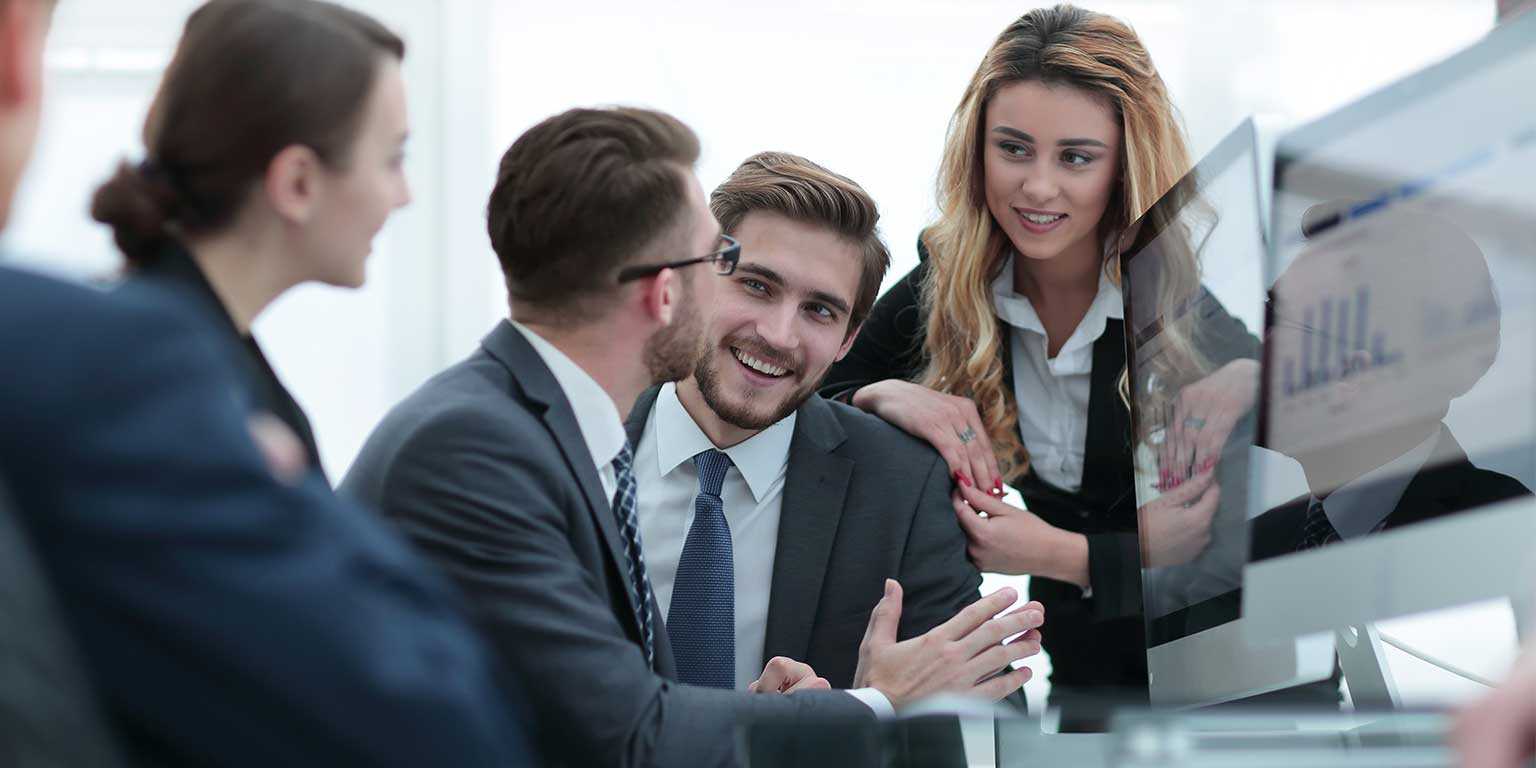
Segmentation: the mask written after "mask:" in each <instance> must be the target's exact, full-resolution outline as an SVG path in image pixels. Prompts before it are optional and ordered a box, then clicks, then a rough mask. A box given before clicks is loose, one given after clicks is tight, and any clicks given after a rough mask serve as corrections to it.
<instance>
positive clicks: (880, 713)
mask: <svg viewBox="0 0 1536 768" xmlns="http://www.w3.org/2000/svg"><path fill="white" fill-rule="evenodd" d="M848 695H849V696H852V697H854V698H855V699H858V700H859V701H862V702H864V705H865V706H867V707H869V708H870V709H872V710H874V712H875V717H878V718H880V719H881V720H888V719H890V718H893V717H895V716H896V708H895V707H893V706H891V700H890V699H888V698H886V697H885V694H883V693H881V692H880V689H878V688H850V689H848Z"/></svg>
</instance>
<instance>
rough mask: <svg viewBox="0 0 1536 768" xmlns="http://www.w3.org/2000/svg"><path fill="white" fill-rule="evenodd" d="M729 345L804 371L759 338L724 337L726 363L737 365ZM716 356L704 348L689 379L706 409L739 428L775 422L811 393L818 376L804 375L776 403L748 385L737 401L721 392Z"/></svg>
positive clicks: (749, 427)
mask: <svg viewBox="0 0 1536 768" xmlns="http://www.w3.org/2000/svg"><path fill="white" fill-rule="evenodd" d="M730 347H736V348H737V349H740V350H741V351H743V352H746V353H747V354H749V355H752V356H753V357H756V358H757V359H759V360H762V361H764V362H767V363H771V364H773V365H778V366H780V367H783V368H788V369H790V370H792V371H796V372H797V375H800V376H804V374H805V372H804V370H803V369H802V367H801V364H799V363H795V362H794V361H792V360H791V359H790V356H789V355H786V354H784V353H782V352H779V351H778V350H775V349H774V348H773V347H772V346H770V345H769V344H768V343H767V342H765V341H763V340H762V339H760V338H756V337H753V338H751V339H736V340H731V339H726V340H725V341H724V342H722V344H721V348H722V349H724V350H725V353H726V354H727V355H728V356H730V357H731V358H732V361H731V363H730V364H731V365H740V363H738V362H736V360H735V355H734V354H732V353H731V351H730ZM716 360H717V358H716V357H715V356H714V355H713V354H709V353H708V352H707V351H706V352H705V354H703V355H701V356H700V357H699V358H698V364H697V365H696V366H694V369H693V380H694V382H696V383H697V384H698V385H699V394H700V395H702V396H703V397H704V403H705V404H706V405H708V406H709V409H710V410H712V411H714V412H715V415H716V416H719V417H720V420H721V421H724V422H725V423H727V424H731V425H733V426H737V427H741V428H742V429H751V430H761V429H767V428H768V427H771V426H773V425H774V424H777V423H779V422H780V421H781V420H783V419H784V418H785V417H787V416H789V415H790V414H791V413H794V412H795V410H796V409H798V408H799V407H800V406H801V405H802V404H804V403H805V401H806V400H809V399H810V398H811V395H813V394H815V392H816V384H817V383H818V382H819V381H820V380H821V377H820V376H814V377H811V376H806V377H805V378H804V380H803V381H802V383H801V384H800V386H799V387H796V388H795V389H793V390H791V391H790V392H789V393H788V394H786V395H784V396H783V397H782V398H781V399H780V400H779V401H778V402H777V403H775V402H772V401H771V400H769V399H768V397H769V396H767V395H764V394H763V393H760V392H758V391H756V390H754V389H752V388H750V387H749V388H748V389H747V390H746V391H745V393H744V395H743V396H742V397H741V398H740V402H733V401H732V400H731V399H730V398H728V397H727V396H726V394H725V386H724V385H723V384H722V383H721V381H720V379H721V376H720V370H719V368H717V367H716Z"/></svg>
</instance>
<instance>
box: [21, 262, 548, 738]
mask: <svg viewBox="0 0 1536 768" xmlns="http://www.w3.org/2000/svg"><path fill="white" fill-rule="evenodd" d="M0 369H3V370H5V371H8V372H9V373H8V374H7V375H3V376H0V473H3V474H4V475H5V478H6V480H7V481H8V482H9V484H10V491H11V498H12V501H13V502H14V504H15V507H14V510H15V512H16V515H17V518H16V519H17V520H18V521H19V522H20V523H21V524H22V528H23V529H24V533H25V535H26V537H27V538H28V540H29V541H30V542H31V544H32V548H33V551H34V553H35V554H36V556H37V561H38V562H39V563H40V565H41V566H42V569H43V571H44V572H45V574H46V576H47V577H48V581H49V583H50V585H51V586H52V587H53V594H54V595H55V597H56V598H57V605H58V607H59V613H60V615H61V617H62V618H63V620H64V623H65V624H66V626H67V629H68V631H69V634H70V635H71V636H73V638H74V640H75V643H76V647H77V648H78V650H79V652H80V653H79V656H80V658H81V660H82V661H83V663H84V665H85V668H86V671H87V674H88V677H89V681H90V683H91V684H92V686H93V687H94V689H95V691H96V693H97V694H98V696H99V701H100V703H101V706H102V707H103V709H104V710H105V711H106V713H107V715H108V717H109V720H110V722H111V724H112V725H113V726H114V727H115V730H116V735H117V736H118V737H119V740H120V741H119V746H121V748H122V750H123V753H124V757H126V758H128V759H129V760H130V761H131V762H132V763H133V764H135V765H157V766H176V765H198V766H204V765H221V766H273V765H379V766H382V765H399V766H419V765H466V766H467V765H486V766H490V765H495V766H506V765H528V764H530V763H531V762H533V761H532V759H531V758H529V757H528V756H527V754H526V753H525V752H524V751H523V749H522V747H523V744H524V742H523V737H522V726H521V724H520V723H519V721H518V720H517V719H516V718H515V717H514V716H513V710H512V709H511V708H510V707H509V706H508V705H507V700H506V698H505V697H504V694H503V692H502V690H501V689H499V688H498V686H497V684H496V683H497V671H496V668H495V667H494V665H493V664H492V663H491V656H490V654H489V652H488V650H487V649H486V647H485V646H484V644H483V643H482V642H481V640H480V638H479V637H477V636H476V635H475V633H474V632H473V631H471V629H470V626H469V624H468V620H467V617H466V613H465V612H464V610H463V607H464V606H463V601H462V600H460V599H459V596H458V595H457V594H456V593H455V592H454V590H453V589H452V588H451V587H450V585H449V583H448V581H447V579H445V578H444V577H443V575H442V574H441V573H439V572H437V570H436V569H434V568H432V567H431V566H429V565H428V564H427V563H426V562H425V561H423V560H422V559H421V558H420V557H418V556H417V555H416V554H415V553H414V552H412V551H411V550H410V548H409V547H407V546H406V543H405V542H404V541H403V540H401V539H400V538H399V537H398V536H396V535H394V533H393V532H392V531H390V530H389V529H388V526H385V525H382V524H381V523H380V522H379V521H378V520H377V518H376V517H375V516H374V515H372V514H371V513H369V512H367V511H365V510H363V509H359V508H357V507H355V506H353V505H351V504H347V503H344V502H342V501H341V500H339V499H337V498H336V495H335V494H333V493H331V490H330V489H329V488H326V487H324V485H323V484H322V483H321V482H320V479H319V477H317V476H315V475H309V476H307V477H306V478H304V481H303V482H302V483H300V484H298V485H292V486H290V485H284V484H281V483H278V482H277V481H276V480H274V479H273V478H272V476H271V474H270V473H269V472H268V470H267V467H266V464H265V462H264V461H263V460H262V457H261V454H260V452H259V451H258V450H257V448H256V445H255V443H254V442H252V440H251V436H250V431H249V428H248V427H247V425H246V412H245V411H244V410H243V409H241V408H239V407H237V406H236V404H235V403H234V402H232V401H231V399H230V397H229V393H230V392H231V391H232V390H233V389H234V388H236V387H238V386H239V385H238V384H236V383H235V382H234V380H233V375H232V374H231V373H230V371H229V370H228V369H227V367H226V366H224V365H222V364H221V363H220V362H218V352H217V342H216V340H215V339H214V338H212V337H211V334H210V333H209V331H208V329H207V328H206V327H204V324H203V323H201V322H199V321H198V319H197V318H195V317H189V316H188V313H187V312H186V311H185V310H184V309H183V308H180V307H179V306H178V305H170V306H165V305H147V304H142V303H140V302H137V301H134V300H132V299H131V298H129V297H126V296H123V295H117V294H103V293H101V292H99V291H93V290H90V289H86V288H82V287H79V286H73V285H66V284H63V283H60V282H58V281H55V280H49V279H47V278H43V277H38V276H34V275H27V274H24V273H21V272H17V271H14V270H8V269H5V268H3V267H0ZM7 586H10V587H14V586H15V585H14V584H9V583H8V584H7ZM0 634H6V635H10V634H13V633H12V632H11V627H9V626H6V629H5V630H4V631H3V632H0ZM52 645H53V644H50V646H52ZM58 650H62V649H61V648H60V649H58ZM0 678H4V675H0ZM4 682H6V681H5V680H3V679H0V684H3V683H4ZM65 682H66V680H65V679H64V678H62V677H60V678H59V679H58V680H51V681H50V684H52V685H53V686H54V687H55V688H56V689H57V690H58V692H59V693H61V694H62V693H63V688H64V684H65ZM0 698H3V697H0ZM43 703H44V702H43V701H42V700H38V701H34V702H32V704H33V705H41V704H43ZM43 714H44V713H40V715H43ZM46 716H48V717H50V718H55V719H56V721H57V724H60V725H69V723H70V718H68V717H67V716H66V715H65V714H64V713H63V712H58V713H55V714H53V715H46ZM75 735H76V736H77V737H79V738H80V739H82V740H84V739H88V738H91V734H90V733H89V732H88V731H87V730H85V729H81V730H79V731H78V732H76V733H75ZM4 736H5V735H4V734H0V741H3V739H4ZM82 746H83V745H82ZM10 764H12V763H7V765H10Z"/></svg>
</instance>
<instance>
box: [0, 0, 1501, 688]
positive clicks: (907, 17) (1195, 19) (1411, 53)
mask: <svg viewBox="0 0 1536 768" xmlns="http://www.w3.org/2000/svg"><path fill="white" fill-rule="evenodd" d="M346 4H347V5H351V6H354V7H357V8H359V9H361V10H364V11H367V12H370V13H373V14H375V15H377V16H379V17H380V18H381V19H383V20H384V21H386V23H388V24H389V25H391V26H392V27H393V28H394V29H396V30H397V31H399V32H400V33H401V34H402V35H403V36H404V37H405V38H406V40H407V42H408V45H409V51H408V55H407V59H406V62H405V70H404V71H405V76H406V79H407V89H408V92H409V96H410V100H411V110H412V123H413V125H412V138H411V141H410V144H409V160H408V162H407V172H408V174H409V176H410V178H411V181H412V184H413V191H414V194H415V202H414V204H413V205H412V206H411V207H410V208H408V209H406V210H405V211H403V212H401V213H400V214H398V215H397V216H396V217H395V218H394V219H393V220H392V222H391V223H390V224H389V226H388V227H387V228H386V229H385V230H384V232H383V233H382V234H381V235H380V236H379V238H378V240H377V242H376V244H375V254H374V256H373V260H372V261H371V263H370V275H369V283H368V285H367V287H365V288H364V289H362V290H359V291H341V290H337V289H331V288H325V287H318V286H305V287H302V288H300V289H298V290H295V291H292V292H291V293H290V294H289V295H287V296H285V297H283V298H282V299H281V300H280V301H279V302H277V304H275V305H274V306H273V307H272V308H271V309H270V310H269V311H268V312H267V313H266V314H265V315H264V316H263V317H262V318H261V319H260V321H259V322H258V323H257V326H256V330H257V335H258V336H259V337H260V338H261V340H262V342H263V347H264V348H265V349H266V350H267V351H268V353H269V355H270V357H271V358H272V361H273V364H274V365H275V366H276V368H277V369H278V371H279V373H280V374H281V376H282V377H283V379H284V380H285V381H286V382H287V384H288V385H289V386H290V388H291V389H292V390H293V392H294V394H295V396H296V397H297V398H298V399H299V401H300V402H301V403H302V404H303V405H304V406H305V408H306V410H307V411H308V412H309V414H310V416H311V418H312V420H313V422H314V426H315V429H316V432H317V434H318V437H319V441H320V446H321V450H322V455H323V459H324V462H325V464H326V466H327V468H328V470H329V471H330V473H331V476H332V477H335V478H340V477H341V476H342V474H343V473H344V471H345V469H346V468H347V466H348V465H349V464H350V462H351V461H352V458H353V456H354V455H355V454H356V452H357V450H358V448H359V446H360V445H361V443H362V440H363V439H364V438H365V437H366V436H367V433H368V431H369V430H370V429H371V428H372V426H373V425H374V424H375V423H376V422H377V421H378V419H379V418H380V417H381V416H382V415H383V414H384V412H385V411H386V410H387V409H388V408H389V406H390V405H391V404H393V403H394V402H395V401H397V400H398V399H400V398H401V397H403V396H404V395H405V394H406V393H408V392H409V391H410V390H411V389H412V388H414V387H415V386H416V385H417V384H419V383H420V382H421V381H422V380H423V379H425V378H426V377H427V376H429V375H430V374H432V373H433V372H435V371H437V370H439V369H441V368H442V367H444V366H446V365H448V364H450V363H452V362H453V361H455V360H457V359H459V358H461V357H463V356H464V355H465V354H467V353H468V352H469V351H470V350H471V349H473V347H474V345H475V344H476V342H477V341H478V340H479V338H480V337H481V336H482V335H483V334H484V333H485V332H486V331H487V330H489V328H490V327H491V325H492V324H493V322H494V321H495V320H496V319H497V318H499V317H501V316H503V315H504V314H505V311H506V310H505V303H504V299H503V296H502V290H501V285H500V279H499V273H498V271H497V268H496V263H495V260H494V257H493V255H492V254H491V252H490V249H489V246H488V243H487V239H486V236H485V234H484V218H483V208H484V204H485V199H486V196H487V193H488V192H489V189H490V186H491V182H492V178H493V173H494V169H495V165H496V161H497V159H498V158H499V156H500V154H501V152H502V150H504V149H505V147H506V146H507V144H508V143H510V142H511V141H512V139H514V138H515V137H516V136H517V135H518V134H519V133H520V132H522V131H523V130H525V129H526V128H528V127H529V126H531V125H532V124H533V123H535V122H536V121H538V120H540V119H542V118H543V117H545V116H547V115H550V114H553V113H555V112H558V111H561V110H564V109H566V108H568V107H572V106H576V105H594V104H612V103H625V104H635V105H643V106H648V107H654V108H659V109H664V110H667V111H669V112H672V113H673V114H676V115H677V116H679V117H680V118H682V119H683V120H684V121H686V122H687V123H689V124H690V125H691V126H693V128H694V129H695V130H696V131H697V132H698V133H699V135H700V136H701V138H702V140H703V144H704V155H703V159H702V162H701V163H700V166H699V173H700V177H701V179H702V181H703V183H704V186H705V188H706V189H710V188H712V187H713V186H714V185H715V184H717V183H718V182H719V181H720V180H721V179H723V178H724V176H725V175H726V174H727V173H729V171H730V170H731V169H732V168H733V167H734V166H735V165H736V164H737V163H738V162H740V161H741V160H742V159H743V158H745V157H746V156H747V155H749V154H751V153H753V152H757V151H760V150H765V149H780V150H788V151H791V152H796V153H800V154H803V155H806V156H808V157H810V158H811V159H813V160H816V161H817V162H820V163H822V164H824V165H827V166H829V167H830V168H832V169H833V170H836V171H839V172H841V173H843V174H846V175H848V176H850V177H852V178H853V179H855V180H857V181H859V182H860V183H861V184H863V185H864V186H865V187H866V188H867V189H868V190H869V191H870V192H871V193H872V194H873V195H874V197H875V199H876V200H877V201H878V202H879V204H880V206H881V209H882V211H883V213H884V218H883V230H884V232H885V235H886V237H887V239H888V242H889V243H890V244H891V246H892V251H893V253H894V255H895V263H894V265H893V269H892V272H891V274H890V276H889V277H888V281H890V280H893V279H895V278H897V277H899V276H900V275H902V274H904V273H905V272H906V271H907V270H908V269H909V268H910V267H911V266H912V265H913V264H914V263H915V261H916V257H915V254H914V252H913V243H914V241H915V238H916V236H917V233H918V231H919V230H920V229H921V228H922V227H923V226H924V225H925V224H926V223H928V222H929V221H930V220H931V218H932V215H933V177H934V171H935V169H936V167H937V164H938V159H939V151H940V147H941V143H942V139H943V136H944V130H945V127H946V123H947V121H948V118H949V116H950V113H951V111H952V110H953V109H954V106H955V104H956V102H957V101H958V99H959V96H960V93H961V90H962V89H963V87H964V86H965V84H966V82H967V80H968V79H969V77H970V74H971V72H972V71H973V70H974V68H975V66H976V64H977V63H978V61H979V60H980V57H981V55H982V53H983V51H984V50H985V48H986V47H987V45H988V44H989V43H990V42H991V40H992V39H993V38H994V37H995V36H996V35H997V33H998V32H1000V31H1001V30H1002V29H1003V28H1004V27H1005V26H1006V25H1007V24H1008V23H1009V22H1010V21H1012V20H1013V19H1014V18H1016V17H1017V16H1018V15H1019V14H1021V13H1022V12H1024V11H1025V10H1027V9H1028V8H1029V7H1030V6H1029V5H1028V4H1021V3H1017V2H1008V3H1004V2H996V1H995V0H971V1H969V2H963V3H960V2H951V1H949V0H816V2H811V1H810V0H783V1H782V2H773V3H767V2H740V3H719V2H703V1H702V0H675V1H673V2H657V3H629V2H618V1H616V0H588V1H587V2H583V3H563V2H562V3H533V2H518V1H515V0H504V1H502V2H496V1H495V0H347V1H346ZM1494 5H1495V3H1494V0H1348V2H1341V1H1339V0H1250V1H1248V2H1241V1H1238V0H1182V1H1178V0H1119V1H1117V2H1100V3H1094V4H1093V7H1094V8H1095V9H1096V10H1101V11H1105V12H1108V13H1111V14H1114V15H1116V16H1118V17H1120V18H1122V19H1124V20H1126V21H1128V22H1129V23H1130V24H1131V25H1132V26H1134V27H1135V29H1136V30H1137V31H1138V32H1139V33H1140V34H1141V36H1142V38H1143V40H1144V41H1145V43H1146V45H1147V47H1148V48H1149V49H1150V51H1151V53H1152V56H1153V59H1154V60H1155V62H1156V63H1157V65H1158V67H1159V69H1160V70H1161V72H1162V75H1163V78H1164V79H1165V80H1166V81H1167V83H1168V86H1169V88H1170V89H1171V91H1172V94H1173V98H1174V100H1175V102H1176V103H1177V104H1178V106H1179V107H1180V109H1181V111H1182V113H1183V116H1184V120H1185V123H1186V125H1187V127H1188V132H1189V137H1190V143H1191V148H1192V150H1193V151H1194V153H1195V156H1196V157H1199V156H1200V155H1201V154H1202V153H1203V152H1204V151H1205V150H1207V149H1209V148H1210V147H1212V146H1214V144H1215V143H1216V142H1217V141H1218V140H1219V139H1220V138H1221V137H1222V135H1223V134H1225V132H1226V131H1228V130H1229V129H1230V128H1232V127H1233V126H1235V125H1236V124H1237V123H1238V122H1239V121H1241V120H1242V119H1243V118H1244V117H1246V116H1249V115H1252V114H1260V115H1263V116H1265V117H1266V118H1267V122H1266V125H1284V124H1287V123H1291V122H1295V121H1301V120H1306V119H1310V118H1313V117H1316V116H1318V115H1321V114H1323V113H1325V112H1326V111H1327V110H1329V109H1331V108H1334V107H1337V106H1340V105H1342V104H1344V103H1346V102H1347V101H1349V100H1351V99H1353V98H1356V97H1358V96H1360V95H1362V94H1364V93H1366V92H1368V91H1370V90H1372V89H1374V88H1376V87H1379V86H1381V85H1383V84H1385V83H1387V82H1389V81H1391V80H1392V79H1394V78H1397V77H1400V76H1402V75H1405V74H1408V73H1409V72H1412V71H1413V70H1415V69H1417V68H1420V67H1422V66H1424V65H1426V64H1428V63H1431V62H1433V61H1436V60H1438V59H1440V58H1442V57H1444V56H1445V55H1447V54H1449V53H1451V52H1453V51H1455V50H1457V49H1459V48H1461V47H1463V46H1465V45H1467V44H1469V43H1472V42H1474V41H1476V40H1477V39H1478V38H1479V37H1480V36H1481V35H1483V34H1484V33H1485V32H1486V31H1487V30H1488V29H1489V28H1490V27H1491V25H1492V23H1493V19H1494ZM195 6H196V3H195V2H191V1H190V0H157V1H156V2H154V3H145V2H135V3H124V2H121V0H70V2H67V3H61V4H60V6H59V10H58V16H57V19H56V23H55V28H54V31H53V36H52V40H51V43H50V52H49V58H48V83H47V87H48V88H49V91H50V92H49V95H48V106H47V110H46V113H45V117H44V125H43V138H42V141H41V145H40V153H39V156H38V158H37V160H36V162H35V163H34V165H33V166H32V170H31V173H30V175H29V177H28V179H27V181H26V183H25V186H24V188H23V191H22V195H21V197H20V201H21V202H20V206H19V208H18V210H17V212H16V214H15V217H14V219H13V226H12V227H11V228H10V230H9V231H8V233H7V235H6V238H5V240H4V243H3V244H4V252H5V257H4V258H7V259H10V260H13V261H20V262H25V263H28V264H32V265H37V266H39V267H41V268H44V269H49V270H55V271H60V272H64V273H67V274H70V275H75V276H80V277H85V278H95V277H102V276H108V275H110V274H111V273H113V272H114V271H115V270H116V269H117V268H118V266H119V263H120V262H119V258H118V256H117V255H116V254H115V252H114V250H113V248H112V246H111V240H110V238H109V236H108V234H107V232H106V230H105V228H103V227H100V226H98V225H96V224H94V223H93V222H91V221H90V219H89V217H88V215H87V213H86V207H87V203H88V200H89V196H90V193H91V191H92V190H93V189H94V186H95V185H96V184H97V183H99V182H100V181H101V180H103V179H104V178H106V176H107V174H108V172H109V170H110V169H111V168H112V166H113V165H114V164H115V163H116V162H118V161H119V160H122V159H124V158H127V159H130V160H137V159H138V158H139V156H140V153H141V152H142V148H141V147H140V145H139V142H138V138H137V137H138V131H139V129H140V127H141V125H142V121H143V117H144V113H145V111H146V109H147V106H148V103H149V99H150V96H151V94H152V91H153V88H154V87H155V84H156V82H157V79H158V77H159V74H160V71H161V69H162V68H163V66H164V64H165V63H166V61H167V60H168V58H169V56H170V53H171V49H172V46H173V45H174V42H175V40H176V38H177V36H178V34H179V31H180V26H181V24H182V22H183V21H184V19H185V17H186V14H187V13H189V12H190V10H191V9H192V8H193V7H195ZM1031 688H1032V693H1033V695H1036V696H1038V695H1039V693H1040V689H1039V686H1037V685H1032V686H1031Z"/></svg>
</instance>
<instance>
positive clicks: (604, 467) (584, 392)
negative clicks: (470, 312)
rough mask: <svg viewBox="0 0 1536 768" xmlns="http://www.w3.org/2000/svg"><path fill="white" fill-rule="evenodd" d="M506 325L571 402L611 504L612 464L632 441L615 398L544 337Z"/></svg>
mask: <svg viewBox="0 0 1536 768" xmlns="http://www.w3.org/2000/svg"><path fill="white" fill-rule="evenodd" d="M507 322H509V323H511V324H512V327H513V328H516V329H517V330H518V332H519V333H521V334H523V337H524V338H526V339H528V343H529V344H532V345H533V351H535V352H537V353H539V359H541V360H543V361H544V365H546V366H548V367H549V372H550V373H552V374H554V376H555V383H557V384H559V385H560V391H561V392H564V393H565V399H566V400H569V401H570V403H571V410H572V411H574V412H575V414H576V426H577V427H579V428H580V429H581V437H582V440H584V441H586V443H587V451H588V452H589V453H591V454H592V463H593V465H595V466H596V467H597V476H598V478H599V479H600V480H602V483H603V498H606V499H608V500H609V503H612V500H613V495H614V493H616V492H617V491H618V490H619V481H618V478H617V477H616V476H615V475H614V471H613V460H614V459H616V458H618V456H619V452H620V451H622V450H624V442H625V441H626V440H628V439H629V436H628V434H627V433H626V432H625V431H624V420H623V419H621V418H620V417H619V409H618V407H617V406H615V405H614V404H613V398H612V397H609V396H608V390H606V389H603V385H601V384H598V383H597V380H596V379H594V378H592V376H591V374H589V373H587V372H586V371H584V370H582V368H581V366H579V365H577V364H576V361H574V360H572V359H571V358H570V357H568V356H566V354H565V353H564V352H561V351H560V350H559V348H557V347H556V346H555V345H553V344H551V343H549V342H548V341H545V340H544V337H542V336H540V335H538V334H537V333H534V332H533V331H532V330H531V329H529V328H528V326H526V325H523V324H522V323H519V322H517V321H516V320H508V321H507Z"/></svg>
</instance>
